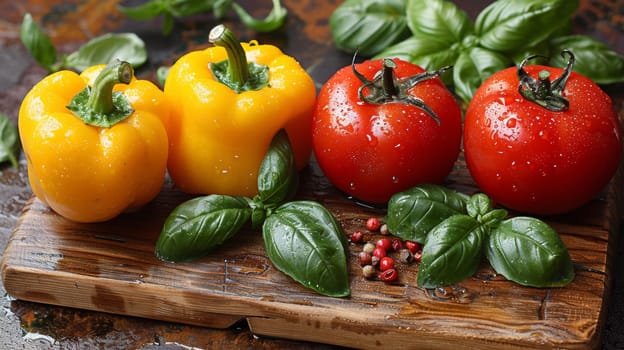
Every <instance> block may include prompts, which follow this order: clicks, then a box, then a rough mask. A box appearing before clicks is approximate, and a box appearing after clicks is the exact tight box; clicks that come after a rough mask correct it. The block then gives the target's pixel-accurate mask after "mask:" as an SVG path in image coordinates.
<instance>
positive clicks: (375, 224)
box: [366, 217, 381, 232]
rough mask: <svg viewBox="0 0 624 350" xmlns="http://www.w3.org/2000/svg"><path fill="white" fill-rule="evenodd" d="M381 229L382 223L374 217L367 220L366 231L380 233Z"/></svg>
mask: <svg viewBox="0 0 624 350" xmlns="http://www.w3.org/2000/svg"><path fill="white" fill-rule="evenodd" d="M380 227H381V221H379V219H378V218H376V217H372V218H369V219H368V220H366V229H367V230H369V231H372V232H375V231H378V230H379V228H380Z"/></svg>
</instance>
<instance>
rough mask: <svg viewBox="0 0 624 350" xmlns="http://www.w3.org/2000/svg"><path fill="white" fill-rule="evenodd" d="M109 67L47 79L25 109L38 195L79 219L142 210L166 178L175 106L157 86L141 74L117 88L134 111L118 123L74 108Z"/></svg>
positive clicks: (24, 137)
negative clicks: (92, 119) (102, 122)
mask: <svg viewBox="0 0 624 350" xmlns="http://www.w3.org/2000/svg"><path fill="white" fill-rule="evenodd" d="M103 68H104V66H95V67H91V68H88V69H87V70H85V71H84V72H83V73H82V74H80V75H78V74H76V73H74V72H71V71H60V72H57V73H54V74H51V75H49V76H47V77H45V78H44V79H43V80H41V81H40V82H39V83H37V84H36V85H35V86H34V87H33V88H32V89H31V90H30V91H29V92H28V94H27V95H26V96H25V98H24V100H23V102H22V105H21V107H20V111H19V133H20V139H21V142H22V145H23V148H24V152H25V154H26V159H27V162H28V178H29V182H30V185H31V188H32V190H33V192H34V193H35V195H36V196H37V197H38V198H39V199H40V200H41V201H42V202H44V203H46V204H47V205H48V206H50V207H51V208H52V209H53V210H54V211H55V212H57V213H58V214H60V215H62V216H64V217H66V218H68V219H70V220H73V221H77V222H101V221H106V220H109V219H111V218H113V217H115V216H117V215H119V214H121V213H122V212H125V211H131V210H136V209H137V208H139V207H141V206H143V205H144V204H146V203H147V202H149V201H150V200H152V199H153V198H154V197H155V196H156V195H157V194H158V193H159V192H160V189H161V187H162V184H163V181H164V177H165V171H166V162H167V145H168V141H167V133H166V126H165V125H166V123H167V120H168V118H169V107H168V104H167V102H166V101H165V98H164V95H163V93H162V91H161V90H160V89H158V88H157V87H156V86H155V85H154V84H152V83H151V82H149V81H146V80H137V79H135V78H134V77H132V79H131V81H130V82H129V83H128V84H127V85H126V84H115V85H114V87H113V88H112V89H113V90H114V91H118V92H121V94H122V95H123V96H125V98H126V99H127V101H128V102H129V103H130V105H131V108H132V110H133V111H132V113H131V114H130V115H129V116H128V117H127V118H126V119H123V120H122V121H120V122H117V123H116V124H114V125H112V126H110V127H100V126H93V125H88V124H86V123H85V122H84V121H83V120H81V119H80V118H78V117H77V116H76V115H75V114H73V113H72V112H71V111H70V110H68V108H67V107H66V106H67V105H68V104H69V103H70V101H72V99H73V98H74V96H75V95H77V94H78V93H79V92H81V91H82V90H83V89H85V87H87V85H92V84H93V83H94V80H95V77H96V76H97V75H98V74H99V73H100V72H101V71H102V70H103ZM111 86H112V85H111ZM109 93H110V89H109Z"/></svg>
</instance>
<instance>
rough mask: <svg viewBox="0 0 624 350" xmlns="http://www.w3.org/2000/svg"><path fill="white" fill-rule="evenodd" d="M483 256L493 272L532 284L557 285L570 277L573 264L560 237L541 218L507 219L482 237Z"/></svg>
mask: <svg viewBox="0 0 624 350" xmlns="http://www.w3.org/2000/svg"><path fill="white" fill-rule="evenodd" d="M485 251H486V256H487V258H488V260H489V261H490V264H491V265H492V267H493V268H494V270H496V272H497V273H500V274H501V275H503V276H505V278H507V279H508V280H511V281H514V282H516V283H519V284H521V285H525V286H532V287H561V286H564V285H566V284H568V283H570V282H571V281H572V280H573V279H574V266H573V264H572V259H571V258H570V255H569V253H568V249H567V248H566V246H565V244H564V243H563V242H562V241H561V238H560V237H559V235H558V234H557V232H556V231H555V230H553V229H552V228H551V227H550V226H549V225H548V224H546V223H545V222H543V221H541V220H538V219H535V218H530V217H514V218H511V219H507V220H505V221H503V222H501V224H500V225H499V226H498V227H496V228H494V229H493V230H492V231H491V232H490V235H489V237H488V238H487V241H486V249H485Z"/></svg>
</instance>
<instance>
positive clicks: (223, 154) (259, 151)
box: [164, 28, 316, 197]
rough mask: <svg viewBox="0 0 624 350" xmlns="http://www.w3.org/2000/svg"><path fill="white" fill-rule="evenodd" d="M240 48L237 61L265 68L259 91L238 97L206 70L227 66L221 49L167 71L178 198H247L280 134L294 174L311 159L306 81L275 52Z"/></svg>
mask: <svg viewBox="0 0 624 350" xmlns="http://www.w3.org/2000/svg"><path fill="white" fill-rule="evenodd" d="M215 29H216V28H215ZM213 31H214V29H213ZM211 36H212V32H211ZM236 44H239V43H238V42H237V43H236ZM240 46H242V51H244V52H243V54H242V57H239V58H241V59H242V60H245V59H246V60H247V61H248V62H249V63H255V64H258V65H261V66H266V67H268V84H267V85H266V86H265V87H262V88H259V89H252V90H247V91H242V92H236V91H234V90H233V89H231V88H230V87H228V86H227V85H225V84H223V83H222V82H220V81H218V80H217V78H215V74H213V71H212V70H211V68H210V65H211V64H214V63H220V62H223V61H225V60H229V62H230V63H231V62H232V59H231V58H230V57H231V56H230V54H229V53H228V52H227V50H226V49H225V48H224V47H221V46H215V47H210V48H207V49H205V50H201V51H194V52H190V53H188V54H186V55H184V56H182V57H181V58H180V59H179V60H178V61H177V62H176V63H175V64H174V65H173V66H172V67H171V70H170V71H169V75H168V77H167V80H166V83H165V88H164V91H165V95H166V96H167V98H168V99H169V100H170V101H172V102H173V103H172V106H173V118H172V122H171V125H170V129H169V136H170V147H169V151H170V155H169V162H168V169H169V173H170V175H171V177H172V179H173V181H174V182H175V184H176V186H177V187H178V188H180V189H181V190H182V191H184V192H187V193H193V194H226V195H235V196H247V197H253V196H254V195H256V193H257V177H258V169H259V168H260V164H261V162H262V160H263V158H264V156H265V154H266V152H267V150H268V148H269V145H270V143H271V140H272V139H273V136H275V134H276V133H277V132H278V131H279V130H280V129H285V130H286V132H287V134H288V136H289V139H290V142H291V145H292V148H293V152H294V156H295V162H296V166H297V168H298V169H301V168H303V167H304V166H305V165H306V164H307V163H308V161H309V158H310V155H311V152H312V140H311V137H312V136H311V123H312V110H313V107H314V102H315V99H316V88H315V86H314V82H313V80H312V78H311V77H310V76H309V75H308V74H307V72H306V71H305V70H304V69H303V68H302V67H301V66H300V65H299V63H298V62H297V61H296V60H295V59H294V58H293V57H290V56H288V55H285V54H284V53H283V52H282V51H280V49H278V48H277V47H275V46H272V45H260V44H258V43H257V42H255V41H252V42H250V43H240ZM235 61H236V60H235ZM246 63H247V62H246Z"/></svg>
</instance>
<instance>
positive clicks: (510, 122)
mask: <svg viewBox="0 0 624 350" xmlns="http://www.w3.org/2000/svg"><path fill="white" fill-rule="evenodd" d="M516 124H518V120H517V119H516V118H509V119H507V121H506V122H505V126H506V127H508V128H515V127H516Z"/></svg>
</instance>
